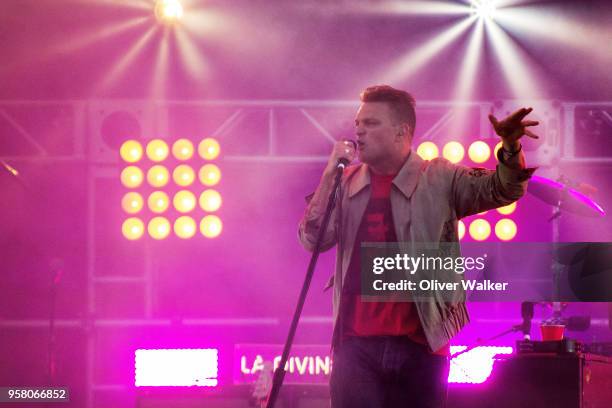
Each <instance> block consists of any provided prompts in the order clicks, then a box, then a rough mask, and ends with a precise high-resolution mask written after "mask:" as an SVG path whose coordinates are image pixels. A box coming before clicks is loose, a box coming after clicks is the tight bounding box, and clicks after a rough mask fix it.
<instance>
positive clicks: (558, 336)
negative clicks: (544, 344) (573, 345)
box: [540, 324, 565, 341]
mask: <svg viewBox="0 0 612 408" xmlns="http://www.w3.org/2000/svg"><path fill="white" fill-rule="evenodd" d="M564 330H565V326H564V325H562V324H544V325H541V326H540V331H541V332H542V340H543V341H561V340H563V331H564Z"/></svg>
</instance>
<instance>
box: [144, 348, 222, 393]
mask: <svg viewBox="0 0 612 408" xmlns="http://www.w3.org/2000/svg"><path fill="white" fill-rule="evenodd" d="M134 361H135V363H136V364H135V370H134V371H135V373H134V374H135V379H134V383H135V385H136V386H137V387H142V386H146V387H160V386H162V387H163V386H184V387H193V386H197V387H215V386H216V385H217V383H218V380H217V376H218V374H219V351H218V350H217V349H157V350H155V349H154V350H147V349H138V350H136V352H135V358H134Z"/></svg>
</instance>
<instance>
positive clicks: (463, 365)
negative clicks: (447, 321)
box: [448, 346, 513, 384]
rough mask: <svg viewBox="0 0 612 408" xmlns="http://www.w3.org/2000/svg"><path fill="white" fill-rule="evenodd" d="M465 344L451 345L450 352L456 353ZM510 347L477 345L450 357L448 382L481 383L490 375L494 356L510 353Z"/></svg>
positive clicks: (464, 347) (463, 348)
mask: <svg viewBox="0 0 612 408" xmlns="http://www.w3.org/2000/svg"><path fill="white" fill-rule="evenodd" d="M466 348H467V346H451V347H450V351H451V354H455V353H458V352H460V351H463V350H465V349H466ZM512 353H513V350H512V347H503V346H479V347H476V348H474V349H472V350H470V351H468V352H467V353H463V354H461V355H459V356H457V357H451V361H450V362H451V364H450V372H449V375H448V382H449V383H471V384H482V383H484V382H485V381H487V379H488V378H489V377H490V376H491V372H492V371H493V369H494V367H495V365H494V362H495V360H496V358H495V357H496V356H497V355H500V354H503V355H510V354H512Z"/></svg>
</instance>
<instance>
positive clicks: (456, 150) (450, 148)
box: [442, 142, 465, 163]
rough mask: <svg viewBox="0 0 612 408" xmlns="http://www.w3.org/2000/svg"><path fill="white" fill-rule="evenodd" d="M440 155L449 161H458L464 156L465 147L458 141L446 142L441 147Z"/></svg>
mask: <svg viewBox="0 0 612 408" xmlns="http://www.w3.org/2000/svg"><path fill="white" fill-rule="evenodd" d="M442 156H444V158H445V159H446V160H448V161H449V162H451V163H459V162H460V161H461V160H462V159H463V156H465V149H464V148H463V146H462V145H461V143H459V142H448V143H447V144H445V145H444V148H443V149H442Z"/></svg>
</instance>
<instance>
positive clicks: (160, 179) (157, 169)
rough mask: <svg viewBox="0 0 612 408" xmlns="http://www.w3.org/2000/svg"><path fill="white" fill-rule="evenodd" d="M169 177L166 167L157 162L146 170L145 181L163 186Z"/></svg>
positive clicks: (155, 185)
mask: <svg viewBox="0 0 612 408" xmlns="http://www.w3.org/2000/svg"><path fill="white" fill-rule="evenodd" d="M169 178H170V174H169V173H168V169H167V168H165V167H164V166H162V165H159V164H157V165H155V166H153V167H151V168H150V169H149V171H148V172H147V181H148V182H149V184H150V185H152V186H153V187H163V186H165V185H166V184H168V179H169Z"/></svg>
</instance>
